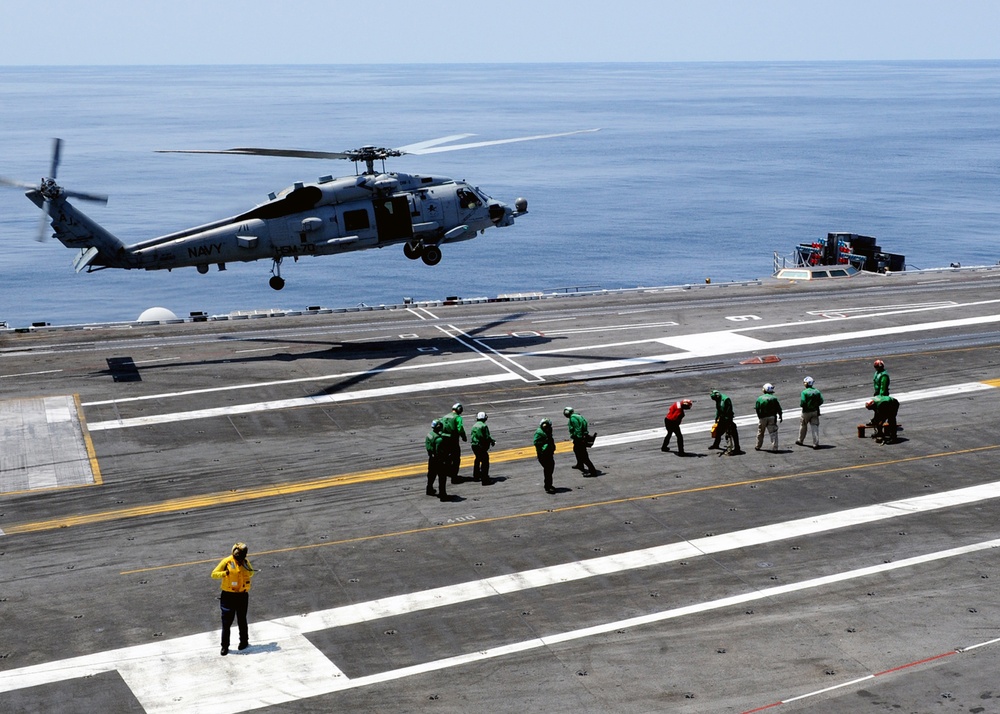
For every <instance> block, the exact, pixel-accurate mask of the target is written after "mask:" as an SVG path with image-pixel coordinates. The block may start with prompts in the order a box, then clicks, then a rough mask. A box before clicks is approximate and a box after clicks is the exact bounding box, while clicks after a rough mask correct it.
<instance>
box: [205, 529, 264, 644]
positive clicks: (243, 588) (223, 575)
mask: <svg viewBox="0 0 1000 714" xmlns="http://www.w3.org/2000/svg"><path fill="white" fill-rule="evenodd" d="M247 551H248V549H247V544H246V543H236V544H235V545H233V554H232V555H230V556H229V557H227V558H223V559H222V561H221V562H220V563H219V564H218V565H216V566H215V570H213V571H212V577H213V578H215V579H216V580H221V581H222V592H221V593H220V594H219V606H220V607H221V608H222V653H221V654H222V656H223V657H225V656H226V655H227V654H229V629H230V628H231V627H232V625H233V618H236V621H237V623H238V624H239V628H240V644H239V647H237V649H241V650H245V649H246V648H247V647H249V646H250V641H249V639H250V638H249V634H248V632H247V606H248V605H249V604H250V578H252V577H253V576H254V573H256V572H257V571H256V570H254V569H253V566H252V565H250V561H249V560H247Z"/></svg>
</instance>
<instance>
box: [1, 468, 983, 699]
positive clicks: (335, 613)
mask: <svg viewBox="0 0 1000 714" xmlns="http://www.w3.org/2000/svg"><path fill="white" fill-rule="evenodd" d="M998 497H1000V482H993V483H987V484H982V485H978V486H971V487H968V488H962V489H955V490H952V491H947V492H944V493H938V494H928V495H925V496H919V497H915V498H909V499H900V500H897V501H890V502H887V503H883V504H877V505H873V506H865V507H861V508H854V509H849V510H846V511H839V512H835V513H828V514H823V515H818V516H810V517H807V518H800V519H796V520H793V521H787V522H783V523H774V524H770V525H766V526H762V527H759V528H749V529H746V530H742V531H735V532H732V533H725V534H721V535H718V536H708V537H705V538H698V539H695V540H692V541H682V542H677V543H671V544H666V545H662V546H655V547H652V548H646V549H641V550H636V551H630V552H627V553H620V554H617V555H610V556H604V557H601V558H593V559H590V560H583V561H576V562H572V563H566V564H563V565H555V566H551V567H547V568H538V569H535V570H528V571H523V572H520V573H513V574H509V575H501V576H496V577H492V578H485V579H483V580H476V581H471V582H466V583H458V584H455V585H450V586H444V587H440V588H433V589H430V590H425V591H422V592H416V593H409V594H405V595H398V596H392V597H387V598H382V599H380V600H374V601H370V602H367V603H359V604H356V605H347V606H343V607H338V608H332V609H329V610H323V611H319V612H313V613H307V614H304V615H299V616H292V617H284V618H278V619H275V620H271V621H266V622H262V623H253V624H251V627H250V629H251V639H252V641H254V642H257V643H265V644H261V645H257V646H255V647H252V648H251V649H249V650H247V651H246V652H245V653H244V654H243V655H241V656H238V655H237V654H236V653H233V654H232V655H231V656H230V657H228V658H225V659H223V658H221V657H219V655H218V650H217V649H216V642H217V640H216V638H217V636H218V635H217V632H206V633H200V634H197V635H191V636H188V637H180V638H176V639H171V640H167V641H164V642H158V643H155V644H147V645H140V646H136V647H127V648H122V649H118V650H111V651H107V652H99V653H95V654H91V655H84V656H81V657H74V658H70V659H65V660H60V661H55V662H49V663H46V664H41V665H35V666H32V667H23V668H20V669H14V670H8V671H6V672H0V693H2V692H10V691H14V690H18V689H24V688H27V687H35V686H42V685H45V684H51V683H55V682H60V681H66V680H71V679H77V678H80V677H85V676H88V675H94V674H99V673H101V672H108V671H113V670H117V671H119V672H121V673H122V676H123V678H124V679H125V681H126V682H127V683H128V685H129V687H130V688H131V689H132V691H133V693H134V694H135V695H136V697H137V698H139V700H140V702H141V704H142V706H143V707H144V708H145V710H146V711H147V712H148V713H149V714H168V713H169V714H174V713H175V712H177V713H180V712H192V711H206V712H216V713H225V712H240V711H247V710H250V709H255V708H260V707H264V706H269V705H272V704H277V703H281V702H287V701H293V700H295V699H300V698H303V697H308V696H316V695H319V694H323V693H328V692H333V691H338V690H341V689H348V688H354V687H363V686H367V685H369V684H374V683H377V682H385V681H389V680H392V679H399V678H401V677H407V676H411V675H414V674H421V673H425V672H431V671H435V670H440V669H444V668H447V667H453V666H458V665H461V664H466V663H469V662H475V661H480V660H483V659H489V658H493V657H500V656H507V655H510V654H513V653H516V652H523V651H526V650H529V649H536V648H539V647H547V646H551V645H554V644H558V643H562V642H568V641H571V640H576V639H581V638H585V637H590V636H593V635H596V634H601V633H605V632H612V631H615V630H618V629H622V628H628V627H636V626H640V625H646V624H650V623H655V622H660V621H663V620H666V619H671V618H676V617H681V616H684V615H688V614H693V613H699V612H705V611H708V610H714V609H719V608H723V607H729V606H732V605H737V604H740V603H744V602H749V601H751V600H758V599H762V598H771V597H776V596H779V595H783V594H787V593H790V592H796V591H800V590H805V589H809V588H815V587H821V586H824V585H829V584H832V583H837V582H842V581H844V580H850V579H853V578H860V577H866V576H869V575H873V574H876V573H881V572H886V571H889V570H896V569H900V568H906V567H911V566H914V565H919V564H921V563H927V562H931V561H934V560H941V559H944V558H950V557H954V556H956V555H961V554H964V553H971V552H975V551H980V550H985V549H988V548H995V547H998V546H1000V539H998V540H990V541H985V542H981V543H975V544H972V545H966V546H962V547H958V548H953V549H949V550H944V551H939V552H936V553H929V554H925V555H920V556H916V557H913V558H908V559H905V560H900V561H896V562H892V563H881V564H879V565H875V566H871V567H867V568H860V569H856V570H851V571H847V572H844V573H837V574H833V575H827V576H822V577H818V578H813V579H810V580H806V581H802V582H799V583H792V584H789V585H783V586H778V587H774V588H769V589H766V590H758V591H751V592H748V593H744V594H740V595H734V596H731V597H726V598H721V599H717V600H711V601H707V602H703V603H695V604H691V605H687V606H683V607H678V608H674V609H671V610H667V611H662V612H654V613H650V614H647V615H642V616H639V617H633V618H629V619H626V620H619V621H616V622H611V623H602V624H598V625H594V626H590V627H586V628H581V629H577V630H572V631H570V632H563V633H555V634H552V635H549V636H546V637H541V638H537V639H532V640H528V641H525V642H517V643H512V644H508V645H505V646H502V647H497V648H493V649H488V650H481V651H476V652H472V653H468V654H464V655H460V656H458V657H450V658H446V659H442V660H437V661H433V662H426V663H423V664H419V665H414V666H412V667H405V668H402V669H397V670H392V671H389V672H383V673H379V674H375V675H371V676H366V677H359V678H356V679H353V680H350V679H348V678H347V677H345V676H343V674H342V673H341V671H340V670H339V668H337V667H336V666H335V665H334V664H333V663H332V662H330V661H329V660H328V659H327V658H326V657H325V656H323V655H322V653H321V652H319V650H317V649H316V648H314V647H313V646H312V645H311V644H309V643H308V640H306V639H305V637H304V636H305V635H306V634H307V633H309V632H315V631H318V630H323V629H328V628H332V627H338V626H343V625H351V624H357V623H360V622H368V621H371V620H376V619H381V618H385V617H393V616H398V615H403V614H406V613H412V612H417V611H420V610H427V609H432V608H436V607H445V606H450V605H454V604H457V603H462V602H469V601H472V600H476V599H481V598H485V597H493V596H495V595H498V594H503V593H511V592H518V591H523V590H528V589H532V588H539V587H545V586H548V585H555V584H559V583H566V582H571V581H576V580H583V579H587V578H592V577H599V576H603V575H609V574H612V573H619V572H622V571H626V570H633V569H636V568H643V567H649V566H651V565H662V564H666V563H671V562H675V561H677V560H680V559H689V558H693V557H697V556H699V555H707V554H712V553H721V552H724V551H729V550H734V549H739V548H746V547H749V546H754V545H762V544H766V543H772V542H775V541H779V540H787V539H789V538H801V537H805V536H810V535H815V534H817V533H823V532H828V531H832V530H838V529H841V528H848V527H851V526H856V525H860V524H865V523H874V522H877V521H883V520H888V519H893V518H896V517H899V516H905V515H911V514H916V513H926V512H928V511H933V510H939V509H942V508H951V507H956V506H963V505H969V504H972V503H978V502H981V501H985V500H989V499H995V498H998ZM314 673H316V674H314ZM244 677H246V679H244ZM180 683H183V686H181V685H180ZM220 683H225V686H220ZM244 685H246V686H244ZM234 692H239V694H234Z"/></svg>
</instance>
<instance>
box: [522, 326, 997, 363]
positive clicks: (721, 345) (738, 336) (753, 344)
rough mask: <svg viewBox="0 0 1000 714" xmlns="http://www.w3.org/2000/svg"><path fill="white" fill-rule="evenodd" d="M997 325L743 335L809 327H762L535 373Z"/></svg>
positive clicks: (671, 341) (677, 340)
mask: <svg viewBox="0 0 1000 714" xmlns="http://www.w3.org/2000/svg"><path fill="white" fill-rule="evenodd" d="M844 319H850V318H844ZM832 322H833V321H831V320H819V321H816V323H812V324H827V325H828V324H832ZM995 322H1000V315H983V316H980V317H967V318H962V319H958V320H939V321H936V322H924V323H917V324H913V325H895V326H891V327H880V328H877V329H872V330H857V331H855V332H839V333H835V334H829V335H810V336H806V337H796V338H792V339H787V340H774V341H770V342H769V341H766V340H762V339H758V338H755V337H750V336H748V335H746V334H744V333H745V332H750V331H762V330H774V329H782V330H789V329H792V328H793V327H794V328H801V327H803V326H804V325H805V324H806V323H799V324H795V325H789V324H781V325H759V326H755V327H746V328H740V329H737V330H723V331H719V332H705V333H700V334H690V335H676V336H670V337H661V338H658V339H657V340H655V341H656V342H661V343H663V344H665V345H668V346H670V347H674V348H676V349H678V350H682V351H681V352H672V353H670V354H661V355H648V356H646V357H633V358H629V359H616V360H601V361H600V362H590V363H588V364H572V365H564V366H561V367H547V368H545V369H536V370H534V372H535V374H537V375H538V376H540V377H555V376H559V375H569V374H581V373H584V372H596V371H600V370H605V369H621V368H622V367H626V366H634V367H639V366H644V365H650V364H665V363H668V362H677V361H679V360H685V359H691V358H692V357H714V356H720V355H727V354H734V353H743V352H747V351H748V350H749V351H754V350H756V351H763V350H776V349H779V348H782V347H800V346H802V345H819V344H824V343H830V342H847V341H849V340H862V339H869V338H881V337H885V336H886V335H901V334H906V333H910V332H929V331H932V330H946V329H951V328H955V327H968V326H969V325H987V324H991V323H995Z"/></svg>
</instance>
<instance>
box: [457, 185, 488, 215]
mask: <svg viewBox="0 0 1000 714" xmlns="http://www.w3.org/2000/svg"><path fill="white" fill-rule="evenodd" d="M458 202H459V204H461V206H462V208H465V209H468V210H472V209H473V208H479V207H480V206H482V205H483V202H482V201H480V200H479V196H477V195H476V194H474V193H473V192H472V191H470V190H468V189H465V188H460V189H458Z"/></svg>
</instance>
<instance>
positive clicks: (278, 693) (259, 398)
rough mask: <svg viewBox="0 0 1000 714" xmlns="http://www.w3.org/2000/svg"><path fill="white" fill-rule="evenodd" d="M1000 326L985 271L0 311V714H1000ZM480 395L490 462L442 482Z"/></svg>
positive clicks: (992, 275)
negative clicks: (330, 309) (276, 313)
mask: <svg viewBox="0 0 1000 714" xmlns="http://www.w3.org/2000/svg"><path fill="white" fill-rule="evenodd" d="M998 347H1000V271H996V270H986V269H984V270H965V269H963V270H953V271H941V272H927V273H912V274H910V273H904V274H898V275H889V276H886V275H860V276H857V277H855V278H851V279H849V280H843V281H840V280H838V281H830V282H827V283H825V284H805V283H779V282H777V281H770V280H769V281H765V282H764V283H763V284H745V285H737V284H731V285H711V286H688V287H686V288H658V289H645V290H633V291H628V292H620V293H606V294H588V295H574V296H563V297H559V298H547V299H535V300H528V299H525V300H511V301H488V302H487V301H482V302H474V303H469V304H455V305H450V304H448V305H446V304H440V303H433V304H431V303H421V304H410V305H404V306H398V307H396V308H394V309H381V310H361V311H351V312H342V313H341V312H338V313H332V314H312V315H302V316H294V317H291V316H287V317H280V318H266V319H245V320H226V321H218V320H207V321H198V322H185V323H183V324H155V325H137V324H135V325H108V326H94V327H90V328H86V329H58V330H47V329H40V330H26V331H18V332H15V331H12V330H9V331H6V332H4V333H0V434H2V436H3V448H2V450H0V533H2V535H0V573H2V574H3V575H2V578H0V710H2V711H5V712H94V711H103V712H145V713H146V714H154V713H155V714H161V713H162V714H166V713H174V712H177V713H181V712H185V713H186V712H212V713H213V714H216V713H219V712H245V711H260V712H274V713H275V714H277V713H278V712H282V713H285V712H288V713H293V712H294V713H299V712H329V711H366V712H439V713H442V714H443V713H457V712H463V713H466V712H518V713H521V712H526V711H547V712H573V713H574V714H579V713H580V712H677V713H689V712H713V713H717V712H735V713H737V714H745V713H748V712H758V711H763V710H767V711H780V712H807V711H808V712H810V713H811V714H814V713H817V712H818V713H820V714H827V713H829V714H833V713H834V712H845V711H873V712H874V711H899V712H921V713H925V712H935V711H942V712H947V711H954V712H1000V687H998V686H997V684H996V676H995V673H996V671H997V669H998V667H1000V591H998V585H1000V567H998V566H997V552H998V551H997V550H996V548H997V547H998V546H1000V533H998V529H997V523H998V522H1000V475H998V471H997V469H996V466H995V464H996V463H997V459H998V457H1000V409H998V408H997V404H998V396H1000V392H998V388H1000V357H998ZM875 359H881V360H883V361H884V362H885V365H886V368H887V371H888V372H889V374H890V375H891V394H892V396H894V397H895V398H896V399H898V401H899V404H900V408H899V415H898V420H899V423H900V425H901V428H900V430H899V432H898V438H897V439H896V441H895V442H894V443H877V442H876V441H875V440H874V439H872V438H871V430H870V429H868V430H866V432H865V436H864V438H862V437H861V436H859V425H860V424H863V423H865V422H867V420H868V419H869V418H870V416H871V412H870V411H868V410H867V409H866V408H865V403H866V401H867V400H869V399H871V397H872V372H873V368H872V364H873V361H874V360H875ZM807 375H808V376H811V377H813V378H814V379H815V384H816V387H817V388H818V389H819V390H820V391H821V392H822V394H823V397H824V400H825V401H824V404H823V407H822V409H821V416H820V431H819V440H820V446H819V448H816V449H814V448H811V441H810V440H808V439H807V441H806V443H805V444H803V445H798V444H796V443H795V441H796V439H797V432H798V425H799V394H800V391H801V390H802V380H803V378H804V377H805V376H807ZM764 383H771V384H773V385H774V386H775V394H776V396H777V397H778V399H779V400H780V403H781V405H782V407H783V421H782V423H781V424H780V426H779V430H778V439H779V441H778V448H777V450H776V451H772V450H770V443H769V441H768V440H767V438H766V437H765V440H764V448H763V449H762V450H760V451H757V450H755V449H754V445H755V436H756V431H757V417H756V415H755V414H754V409H753V407H754V402H755V400H756V399H757V397H758V396H760V394H761V388H762V385H763V384H764ZM711 390H719V391H721V392H723V393H725V394H727V395H729V397H731V399H732V402H733V405H734V408H735V413H736V423H737V426H738V430H739V436H740V442H741V446H742V451H743V452H744V453H742V454H738V455H732V456H730V455H725V454H724V452H721V451H717V450H710V449H709V448H708V447H709V445H710V443H711V438H710V435H709V431H710V429H711V425H712V423H713V421H714V417H715V404H714V402H713V401H712V400H711V399H710V398H709V392H710V391H711ZM684 398H686V399H691V400H692V401H693V406H692V407H691V409H690V410H689V411H688V412H687V415H686V417H685V419H684V421H683V423H682V425H681V430H682V432H683V435H684V440H685V448H686V451H687V452H688V454H687V455H686V456H680V455H679V454H678V453H677V449H676V444H673V445H672V446H673V449H672V451H670V452H664V451H661V448H660V446H661V442H662V440H663V436H664V434H665V431H664V427H663V419H664V414H665V413H666V411H667V408H668V407H669V406H670V404H671V403H672V402H675V401H677V400H680V399H684ZM456 402H461V403H462V404H463V405H464V414H463V416H464V418H465V428H466V430H467V431H468V430H469V429H470V427H471V426H472V424H473V422H474V421H475V420H476V414H477V412H480V411H483V412H486V413H487V414H488V415H489V420H488V425H489V427H490V429H491V431H492V435H493V438H494V439H495V440H496V445H495V446H494V447H493V449H492V451H491V460H492V464H491V470H490V475H491V477H492V478H493V479H495V481H494V482H493V483H491V484H489V485H482V484H481V483H479V482H475V481H472V480H470V479H469V477H470V476H471V469H472V453H471V450H470V448H469V445H468V443H463V444H462V449H463V462H462V468H461V473H460V475H461V476H462V477H464V478H463V479H462V480H461V482H459V483H457V484H449V486H448V488H449V492H450V494H451V495H452V496H453V498H452V500H451V501H441V500H439V499H438V498H436V497H430V496H428V495H426V494H425V486H426V478H425V474H426V470H427V454H426V452H425V450H424V438H425V436H426V435H427V432H428V430H429V428H430V424H431V421H432V420H433V419H435V418H438V417H440V416H442V415H444V414H446V413H448V411H449V410H450V409H451V406H452V405H453V404H454V403H456ZM567 406H569V407H573V408H574V409H575V410H576V411H577V412H579V413H581V414H583V415H584V416H585V417H586V419H587V420H588V421H589V426H590V430H591V431H592V432H596V433H597V438H596V441H595V443H594V445H593V447H592V448H591V450H590V457H591V458H592V460H593V461H594V463H595V464H596V465H597V467H598V468H599V469H600V472H601V473H599V474H598V475H596V476H585V475H583V474H581V472H579V471H576V470H574V469H573V468H572V466H573V462H574V457H573V452H572V446H571V444H570V442H569V435H568V432H567V422H566V418H565V417H564V416H563V409H564V408H565V407H567ZM543 418H549V419H551V420H552V423H553V426H554V435H555V440H556V442H557V452H556V468H555V475H554V487H555V493H551V494H550V493H546V491H545V490H544V489H543V483H542V468H541V466H540V464H539V462H538V461H537V460H536V458H535V450H534V448H533V446H532V435H533V434H534V431H535V429H536V427H537V426H538V424H539V421H540V420H541V419H543ZM237 541H243V542H245V543H247V544H248V546H249V560H250V561H251V562H252V564H253V567H254V568H255V569H256V571H257V572H256V575H255V576H254V578H253V581H252V583H253V587H252V590H251V592H250V596H249V602H250V605H249V623H250V624H249V635H250V637H249V641H250V646H249V647H247V648H246V649H244V650H240V651H236V650H235V648H233V650H232V651H230V652H229V654H228V655H227V656H225V657H223V656H220V646H219V630H220V617H219V600H218V593H219V581H218V580H213V579H212V578H211V577H210V573H211V571H212V569H213V568H214V567H215V565H216V564H217V563H218V562H219V561H220V560H221V559H222V558H224V557H225V556H227V555H228V554H229V552H230V548H231V547H232V545H233V543H235V542H237ZM234 630H235V626H234ZM234 641H235V632H234Z"/></svg>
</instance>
